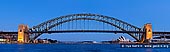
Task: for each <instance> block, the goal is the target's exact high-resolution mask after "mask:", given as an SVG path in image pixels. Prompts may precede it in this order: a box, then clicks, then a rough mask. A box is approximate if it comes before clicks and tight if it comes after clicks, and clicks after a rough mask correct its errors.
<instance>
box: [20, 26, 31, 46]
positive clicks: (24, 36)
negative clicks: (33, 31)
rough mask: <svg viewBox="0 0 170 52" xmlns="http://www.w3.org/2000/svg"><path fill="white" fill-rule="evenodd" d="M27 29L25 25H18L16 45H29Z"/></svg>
mask: <svg viewBox="0 0 170 52" xmlns="http://www.w3.org/2000/svg"><path fill="white" fill-rule="evenodd" d="M28 30H29V28H28V26H27V25H24V24H20V25H19V26H18V40H17V41H18V43H29V42H28V41H29V33H25V32H28Z"/></svg>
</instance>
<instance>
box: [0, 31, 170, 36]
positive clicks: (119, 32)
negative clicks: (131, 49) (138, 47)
mask: <svg viewBox="0 0 170 52" xmlns="http://www.w3.org/2000/svg"><path fill="white" fill-rule="evenodd" d="M76 32H97V33H145V32H143V31H113V30H57V31H33V32H26V33H76ZM0 34H18V32H0ZM154 34H156V35H158V34H170V32H157V31H156V32H155V31H154V32H153V35H154Z"/></svg>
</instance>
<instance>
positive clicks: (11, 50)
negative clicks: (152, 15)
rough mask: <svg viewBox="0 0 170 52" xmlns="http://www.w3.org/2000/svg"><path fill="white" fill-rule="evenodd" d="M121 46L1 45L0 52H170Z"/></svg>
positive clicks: (167, 50) (161, 49)
mask: <svg viewBox="0 0 170 52" xmlns="http://www.w3.org/2000/svg"><path fill="white" fill-rule="evenodd" d="M121 46H122V45H120V44H0V52H170V48H138V47H136V48H127V47H126V48H123V47H121Z"/></svg>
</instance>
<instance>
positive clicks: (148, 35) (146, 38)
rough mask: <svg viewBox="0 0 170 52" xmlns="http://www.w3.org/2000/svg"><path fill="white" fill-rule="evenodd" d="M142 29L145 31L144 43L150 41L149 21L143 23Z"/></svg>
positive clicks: (150, 28)
mask: <svg viewBox="0 0 170 52" xmlns="http://www.w3.org/2000/svg"><path fill="white" fill-rule="evenodd" d="M144 31H145V34H144V35H145V38H144V39H145V40H144V43H150V42H151V40H152V25H151V24H150V23H147V24H145V25H144Z"/></svg>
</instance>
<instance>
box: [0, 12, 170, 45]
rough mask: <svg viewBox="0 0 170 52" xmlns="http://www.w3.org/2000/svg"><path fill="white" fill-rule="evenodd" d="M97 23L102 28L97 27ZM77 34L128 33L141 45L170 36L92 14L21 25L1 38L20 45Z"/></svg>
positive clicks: (150, 26)
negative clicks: (14, 39)
mask: <svg viewBox="0 0 170 52" xmlns="http://www.w3.org/2000/svg"><path fill="white" fill-rule="evenodd" d="M92 22H95V23H92ZM96 23H98V24H99V25H98V26H101V27H96V26H95V24H96ZM80 24H81V26H80ZM91 27H93V28H91ZM76 32H80V33H81V32H87V33H88V32H94V33H113V34H114V33H115V34H116V33H126V34H127V35H130V36H131V37H132V38H134V39H135V40H136V42H141V43H145V42H150V41H151V40H152V39H154V36H159V37H169V36H170V32H161V31H153V30H152V25H151V23H146V24H144V26H143V27H137V26H134V25H131V24H129V23H127V22H124V21H122V20H119V19H116V18H114V17H110V16H105V15H99V14H91V13H83V14H71V15H65V16H60V17H56V18H54V19H51V20H48V21H45V22H43V23H40V24H38V25H36V26H33V27H30V28H29V27H28V26H27V25H24V24H21V25H19V26H18V32H9V31H8V32H7V31H1V32H0V36H5V35H10V36H13V35H16V36H17V42H18V43H29V42H31V41H33V40H35V39H37V38H38V37H39V36H41V35H42V34H44V33H49V34H51V33H76Z"/></svg>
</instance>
